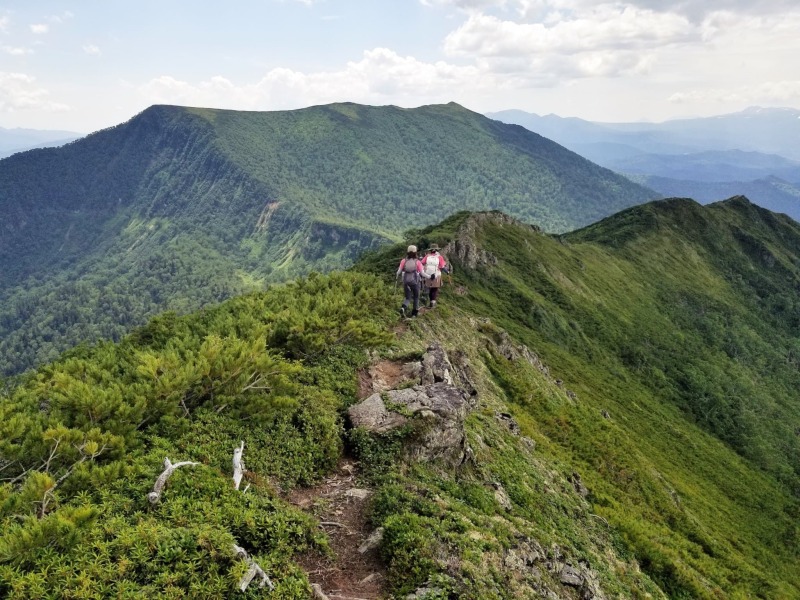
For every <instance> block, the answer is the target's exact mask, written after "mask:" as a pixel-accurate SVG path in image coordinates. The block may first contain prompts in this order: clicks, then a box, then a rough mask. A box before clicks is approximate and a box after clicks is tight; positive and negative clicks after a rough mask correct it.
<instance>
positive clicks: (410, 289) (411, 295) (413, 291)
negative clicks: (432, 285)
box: [403, 281, 419, 314]
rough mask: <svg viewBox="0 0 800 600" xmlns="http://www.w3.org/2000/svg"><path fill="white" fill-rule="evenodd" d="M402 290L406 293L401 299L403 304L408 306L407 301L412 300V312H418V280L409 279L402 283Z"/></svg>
mask: <svg viewBox="0 0 800 600" xmlns="http://www.w3.org/2000/svg"><path fill="white" fill-rule="evenodd" d="M403 291H404V292H405V294H406V297H405V300H403V306H408V304H409V302H411V301H412V300H413V302H414V314H417V312H419V281H410V282H405V283H403Z"/></svg>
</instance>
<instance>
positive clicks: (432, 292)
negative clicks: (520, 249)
mask: <svg viewBox="0 0 800 600" xmlns="http://www.w3.org/2000/svg"><path fill="white" fill-rule="evenodd" d="M440 289H442V288H438V287H432V288H428V296H430V299H431V302H436V298H438V297H439V290H440Z"/></svg>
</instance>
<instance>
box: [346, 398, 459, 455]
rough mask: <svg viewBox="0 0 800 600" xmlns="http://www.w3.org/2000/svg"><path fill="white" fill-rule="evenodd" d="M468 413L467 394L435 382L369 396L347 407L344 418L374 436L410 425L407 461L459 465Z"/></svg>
mask: <svg viewBox="0 0 800 600" xmlns="http://www.w3.org/2000/svg"><path fill="white" fill-rule="evenodd" d="M468 412H469V402H468V396H467V394H466V393H465V392H464V391H463V390H460V389H459V388H457V387H455V386H453V385H450V384H447V383H444V382H438V383H432V384H430V385H415V386H414V387H412V388H407V389H403V390H389V391H387V392H383V393H382V394H373V395H372V396H370V397H369V398H367V399H366V400H364V401H363V402H361V403H359V404H356V405H354V406H351V407H350V409H349V411H348V414H349V416H350V421H351V423H352V424H353V427H362V428H364V429H366V430H367V431H370V432H373V433H378V434H380V433H387V432H389V431H392V430H394V429H398V428H400V427H403V426H405V425H413V429H414V433H415V435H413V436H411V438H410V439H409V440H408V443H407V444H406V449H405V450H406V455H407V456H408V457H409V458H411V459H412V460H419V461H427V460H434V459H443V460H445V461H446V462H448V463H452V464H456V465H459V464H461V463H462V462H464V459H465V457H466V442H465V435H464V419H465V418H466V416H467V413H468Z"/></svg>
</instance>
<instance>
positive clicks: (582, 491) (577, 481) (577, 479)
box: [569, 472, 589, 498]
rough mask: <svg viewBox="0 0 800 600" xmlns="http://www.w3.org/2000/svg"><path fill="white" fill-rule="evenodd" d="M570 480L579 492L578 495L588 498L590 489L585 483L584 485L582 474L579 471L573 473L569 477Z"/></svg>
mask: <svg viewBox="0 0 800 600" xmlns="http://www.w3.org/2000/svg"><path fill="white" fill-rule="evenodd" d="M569 481H570V483H571V484H572V487H574V488H575V491H576V492H578V495H579V496H580V497H581V498H586V496H588V495H589V490H588V489H587V487H586V486H585V485H583V481H582V480H581V476H580V475H579V474H578V473H574V472H573V473H572V475H570V477H569Z"/></svg>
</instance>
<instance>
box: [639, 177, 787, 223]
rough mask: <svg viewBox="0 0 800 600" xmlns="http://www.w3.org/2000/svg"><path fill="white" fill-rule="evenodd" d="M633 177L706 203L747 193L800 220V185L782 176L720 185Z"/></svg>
mask: <svg viewBox="0 0 800 600" xmlns="http://www.w3.org/2000/svg"><path fill="white" fill-rule="evenodd" d="M630 177H631V179H633V180H634V181H638V182H639V183H641V184H642V185H646V186H648V187H650V188H652V189H654V190H656V191H657V192H659V193H661V194H663V195H664V196H666V197H668V198H672V197H675V198H692V199H694V200H697V201H698V202H702V203H704V204H706V203H709V202H716V201H718V200H721V199H723V198H730V197H731V196H736V195H740V194H743V195H745V196H747V197H748V198H758V202H757V203H758V205H759V206H763V207H764V208H766V209H768V210H771V211H773V212H777V213H784V214H787V215H789V216H790V217H792V218H793V219H794V220H795V221H800V184H797V183H795V184H792V183H789V182H788V181H785V180H783V179H780V178H778V177H772V176H770V177H764V178H762V179H756V180H753V181H718V182H707V181H687V180H683V179H671V178H668V177H657V176H650V175H630Z"/></svg>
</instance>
